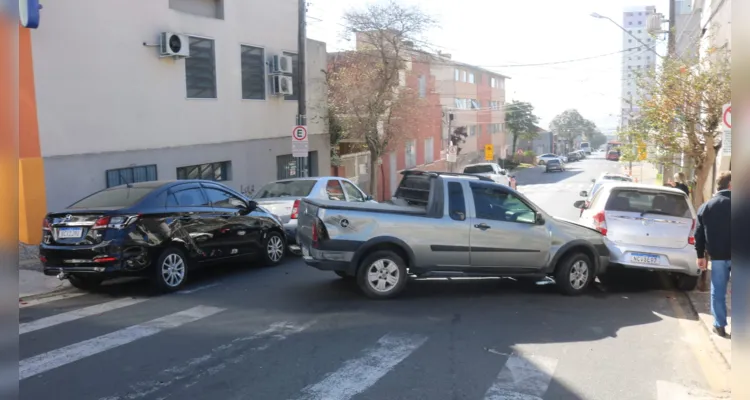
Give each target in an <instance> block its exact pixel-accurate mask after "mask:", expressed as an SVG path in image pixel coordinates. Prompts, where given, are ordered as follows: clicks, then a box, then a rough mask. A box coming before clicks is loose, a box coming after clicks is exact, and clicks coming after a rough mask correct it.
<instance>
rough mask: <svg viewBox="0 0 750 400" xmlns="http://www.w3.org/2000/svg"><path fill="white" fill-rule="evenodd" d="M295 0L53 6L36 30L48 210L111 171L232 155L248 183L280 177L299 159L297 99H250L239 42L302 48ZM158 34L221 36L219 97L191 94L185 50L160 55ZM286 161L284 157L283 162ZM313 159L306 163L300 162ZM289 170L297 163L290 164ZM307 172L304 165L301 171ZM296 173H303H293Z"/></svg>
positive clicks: (313, 130)
mask: <svg viewBox="0 0 750 400" xmlns="http://www.w3.org/2000/svg"><path fill="white" fill-rule="evenodd" d="M297 5H298V2H297V1H294V0H281V1H277V2H273V3H261V2H244V1H222V0H169V1H167V0H161V1H154V0H130V1H123V0H118V1H106V2H91V1H85V0H69V1H66V2H64V3H60V2H57V3H55V2H53V3H49V4H45V8H44V20H45V21H44V22H45V23H44V26H43V27H41V28H40V29H38V30H36V31H34V32H32V34H31V37H32V42H33V47H32V48H33V58H34V63H33V72H34V75H35V78H36V95H37V106H38V122H39V136H40V144H41V155H42V157H43V158H44V162H45V166H44V171H45V174H46V176H47V179H46V188H47V199H48V205H47V206H48V208H49V209H56V208H59V207H63V206H65V205H67V204H69V203H71V202H73V201H75V200H76V199H78V198H80V197H82V196H85V195H87V194H89V193H91V192H93V191H96V190H100V189H103V188H105V187H106V185H107V180H106V178H105V175H106V171H107V170H109V169H115V168H127V167H133V166H144V165H156V170H157V175H158V179H160V180H161V179H174V178H176V177H177V172H176V169H177V168H178V167H182V166H189V165H197V164H202V163H214V162H222V161H230V162H231V167H230V173H229V174H228V180H227V181H225V182H224V183H226V184H228V185H230V186H232V187H234V188H235V189H238V190H245V189H247V188H248V187H250V188H252V187H253V186H254V187H255V188H258V187H259V186H260V185H263V184H265V183H267V182H268V181H269V180H273V179H277V176H279V174H280V173H282V172H284V169H285V168H286V167H283V168H277V166H278V165H279V162H281V161H280V160H281V159H279V157H281V158H284V157H285V156H288V158H291V138H290V134H291V130H292V127H293V126H294V124H295V115H296V112H297V101H296V98H295V97H294V96H291V97H288V98H287V99H285V98H284V97H283V96H275V95H273V94H272V92H271V88H270V79H266V82H265V95H264V96H263V97H264V98H263V99H255V100H245V99H243V89H242V87H243V73H242V62H241V46H243V45H245V46H253V47H257V48H261V49H262V50H263V61H264V62H265V64H266V67H265V68H266V71H268V63H269V61H270V60H271V59H272V57H273V56H274V55H281V54H286V55H293V54H294V53H296V48H297V35H296V31H295V30H294V29H287V27H288V26H291V25H293V24H295V23H296V20H297ZM160 32H175V33H179V34H185V35H190V36H195V37H200V38H208V39H211V40H213V46H214V59H215V62H214V72H213V73H214V77H215V78H214V79H215V82H216V96H210V97H213V98H188V95H187V86H186V75H187V71H186V62H187V61H186V60H185V59H177V60H175V59H172V58H160V57H159V56H158V48H157V47H154V46H153V45H155V44H157V43H158V37H159V33H160ZM325 65H326V49H325V44H324V43H321V42H316V41H308V61H307V71H306V72H307V79H308V89H307V93H308V128H309V135H310V150H311V151H314V152H315V155H314V157H313V159H314V160H313V162H315V164H316V165H314V166H310V167H307V169H309V170H310V172H317V173H323V174H328V171H329V169H330V168H329V166H330V152H329V145H328V139H327V136H326V135H327V128H326V124H325V117H324V116H325V96H326V87H325V78H324V73H323V71H322V70H323V69H324V68H325ZM283 164H284V165H286V164H285V163H283ZM300 168H301V169H304V168H305V166H302V167H300ZM287 172H288V171H287ZM299 172H300V173H301V171H299ZM295 173H296V172H295Z"/></svg>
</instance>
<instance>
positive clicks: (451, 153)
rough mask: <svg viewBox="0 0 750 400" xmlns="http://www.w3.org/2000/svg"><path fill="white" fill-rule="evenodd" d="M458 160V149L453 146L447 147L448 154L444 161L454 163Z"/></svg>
mask: <svg viewBox="0 0 750 400" xmlns="http://www.w3.org/2000/svg"><path fill="white" fill-rule="evenodd" d="M457 158H458V147H457V146H454V145H450V146H448V154H447V155H446V157H445V161H448V162H456V160H457Z"/></svg>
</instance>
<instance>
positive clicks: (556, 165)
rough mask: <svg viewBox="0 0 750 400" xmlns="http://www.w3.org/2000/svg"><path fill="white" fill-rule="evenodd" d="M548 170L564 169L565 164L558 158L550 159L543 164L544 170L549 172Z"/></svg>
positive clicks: (561, 170)
mask: <svg viewBox="0 0 750 400" xmlns="http://www.w3.org/2000/svg"><path fill="white" fill-rule="evenodd" d="M550 171H560V172H563V171H565V164H564V163H563V162H562V160H560V159H552V160H549V161H547V163H546V164H545V165H544V172H550Z"/></svg>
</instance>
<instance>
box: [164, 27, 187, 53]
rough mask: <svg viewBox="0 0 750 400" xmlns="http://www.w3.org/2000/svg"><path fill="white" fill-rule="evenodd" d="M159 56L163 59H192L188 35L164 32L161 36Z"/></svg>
mask: <svg viewBox="0 0 750 400" xmlns="http://www.w3.org/2000/svg"><path fill="white" fill-rule="evenodd" d="M159 55H160V56H162V57H175V58H186V57H190V39H189V38H188V36H187V35H180V34H178V33H173V32H162V33H161V35H160V36H159Z"/></svg>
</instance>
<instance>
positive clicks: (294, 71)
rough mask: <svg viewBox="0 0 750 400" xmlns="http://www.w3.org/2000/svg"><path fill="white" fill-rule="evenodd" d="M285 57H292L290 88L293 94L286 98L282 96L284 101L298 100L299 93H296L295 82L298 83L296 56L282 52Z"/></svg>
mask: <svg viewBox="0 0 750 400" xmlns="http://www.w3.org/2000/svg"><path fill="white" fill-rule="evenodd" d="M284 55H285V56H289V57H292V75H290V76H291V77H292V87H293V88H294V89H293V91H294V93H293V94H291V95H288V96H284V100H299V93H297V81H299V70H298V69H297V55H296V54H294V53H287V52H284Z"/></svg>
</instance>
